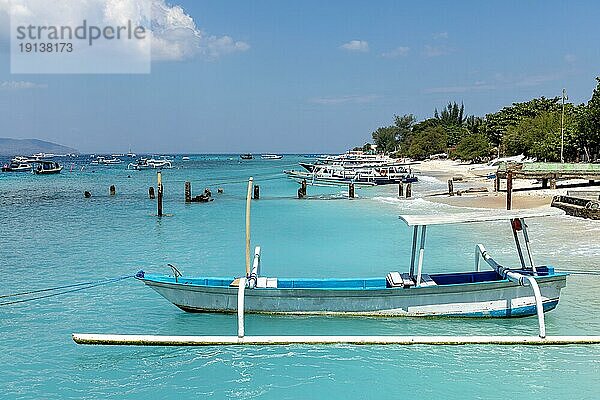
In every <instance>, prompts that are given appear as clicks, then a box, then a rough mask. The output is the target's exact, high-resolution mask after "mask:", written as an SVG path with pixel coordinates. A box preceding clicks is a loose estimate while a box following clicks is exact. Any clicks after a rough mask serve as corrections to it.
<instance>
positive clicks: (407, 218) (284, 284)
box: [136, 210, 567, 335]
mask: <svg viewBox="0 0 600 400" xmlns="http://www.w3.org/2000/svg"><path fill="white" fill-rule="evenodd" d="M559 214H560V215H562V212H553V211H550V210H548V211H531V210H528V211H511V212H500V213H498V214H493V213H490V212H485V213H481V212H479V213H463V214H447V215H403V216H400V218H401V219H402V220H403V221H404V222H405V223H406V224H407V225H408V226H409V227H411V228H412V229H411V230H412V231H413V232H412V234H411V236H412V247H411V249H412V253H411V256H410V259H409V260H406V263H400V264H406V265H410V268H409V270H408V271H407V272H404V273H401V272H398V271H391V272H389V273H387V275H382V276H379V277H373V278H352V279H348V278H330V279H316V278H279V277H272V276H263V275H262V270H261V265H260V259H261V256H260V247H257V248H256V250H255V256H254V263H253V264H252V269H250V267H249V265H250V264H249V260H250V258H249V257H250V256H249V254H250V253H249V250H246V251H247V253H246V254H247V256H246V257H247V258H246V260H247V261H246V274H245V275H244V276H243V277H242V278H243V279H242V278H238V277H236V276H225V277H205V276H200V277H193V276H184V275H182V274H181V272H180V271H179V270H178V269H177V268H176V267H173V266H171V268H172V270H173V275H174V276H168V275H162V274H148V273H145V272H144V271H140V272H138V273H137V274H136V278H137V279H139V280H140V281H142V282H143V283H144V284H146V285H147V286H149V287H151V288H152V289H154V290H155V291H156V292H158V293H159V294H160V295H161V296H163V297H164V298H165V299H167V300H169V301H170V302H171V303H173V304H174V305H175V306H177V307H179V308H180V309H182V310H184V311H188V312H222V313H234V312H236V311H237V304H239V303H238V291H239V285H240V282H244V287H245V294H244V296H245V300H244V303H245V305H244V310H245V312H246V313H267V314H293V315H340V316H341V315H353V316H390V317H399V316H411V317H412V316H414V317H431V316H445V317H521V316H529V315H536V313H537V315H538V318H539V319H540V321H543V313H544V312H546V311H550V310H552V309H554V308H555V307H556V306H557V305H558V301H559V297H560V291H561V289H562V288H564V287H565V286H566V279H567V274H565V273H559V272H556V271H555V270H554V268H553V267H551V266H541V265H536V264H535V263H534V261H533V257H532V254H531V252H530V242H529V235H528V232H527V225H526V224H525V222H524V218H530V217H545V216H551V215H559ZM493 221H507V222H510V227H511V231H509V232H511V233H512V236H514V239H515V245H516V246H515V247H516V251H517V254H518V256H519V260H520V265H518V266H514V267H506V266H503V265H501V264H499V263H497V262H496V261H495V260H494V259H493V258H492V257H491V256H490V254H489V253H488V252H487V250H486V249H485V247H484V246H483V245H482V244H477V245H476V246H475V255H476V258H475V265H474V266H473V267H471V268H469V270H467V272H453V271H450V272H445V273H435V274H426V273H425V267H426V266H425V265H424V262H423V260H424V258H423V255H424V251H425V237H426V232H427V226H430V225H444V224H458V223H482V222H484V223H488V222H493ZM247 224H249V223H248V222H247ZM419 229H420V232H419ZM507 233H508V232H507ZM519 233H520V234H519ZM247 235H248V234H247ZM247 237H248V238H249V236H247ZM419 237H420V241H419V240H418V239H419ZM521 238H522V239H521ZM247 240H249V239H247ZM522 242H524V243H522ZM248 246H249V245H247V249H248ZM524 249H526V250H524ZM525 251H526V254H524V252H525ZM467 256H468V257H467V258H468V259H471V258H472V254H468V255H467ZM481 258H482V259H483V260H484V261H485V262H486V263H487V265H488V266H489V267H490V270H488V271H481V270H480V259H481ZM525 260H528V263H529V265H527V263H526V261H525ZM451 269H454V266H451ZM541 324H542V322H540V325H541ZM544 335H545V334H544Z"/></svg>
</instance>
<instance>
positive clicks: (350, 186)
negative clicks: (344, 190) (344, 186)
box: [348, 182, 354, 199]
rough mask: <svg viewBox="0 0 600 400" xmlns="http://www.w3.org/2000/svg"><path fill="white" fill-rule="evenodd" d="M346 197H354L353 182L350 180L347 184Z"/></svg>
mask: <svg viewBox="0 0 600 400" xmlns="http://www.w3.org/2000/svg"><path fill="white" fill-rule="evenodd" d="M348 198H349V199H353V198H354V183H352V182H351V183H350V184H349V185H348Z"/></svg>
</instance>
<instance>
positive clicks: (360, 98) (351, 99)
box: [310, 94, 380, 105]
mask: <svg viewBox="0 0 600 400" xmlns="http://www.w3.org/2000/svg"><path fill="white" fill-rule="evenodd" d="M379 97H380V96H378V95H375V94H366V95H358V94H351V95H346V96H331V97H315V98H313V99H310V102H311V103H315V104H321V105H336V104H365V103H371V102H373V101H375V100H377V99H378V98H379Z"/></svg>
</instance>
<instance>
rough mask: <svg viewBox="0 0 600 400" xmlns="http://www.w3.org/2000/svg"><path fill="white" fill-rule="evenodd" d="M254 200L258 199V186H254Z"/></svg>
mask: <svg viewBox="0 0 600 400" xmlns="http://www.w3.org/2000/svg"><path fill="white" fill-rule="evenodd" d="M253 197H254V200H258V199H260V186H258V185H254V196H253Z"/></svg>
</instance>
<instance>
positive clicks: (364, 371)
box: [0, 155, 600, 400]
mask: <svg viewBox="0 0 600 400" xmlns="http://www.w3.org/2000/svg"><path fill="white" fill-rule="evenodd" d="M306 160H307V159H306V158H304V157H303V156H291V155H286V156H285V157H284V158H283V159H281V160H261V159H255V160H251V161H241V160H240V159H239V157H238V155H195V156H191V160H190V161H182V160H181V156H175V157H174V161H173V163H174V168H173V169H169V170H164V171H163V184H164V187H165V199H164V212H165V213H166V214H167V215H166V216H163V217H162V218H158V217H157V216H156V202H155V201H153V200H150V199H149V198H148V188H149V187H150V186H153V185H154V186H156V171H155V170H146V171H130V170H127V169H126V163H125V164H122V165H118V166H110V167H106V166H92V165H90V164H89V161H90V158H89V157H79V158H74V159H61V160H60V162H61V163H62V164H63V165H64V167H65V169H64V170H63V172H62V173H61V174H60V175H53V176H35V175H32V174H29V173H23V174H17V173H2V174H0V273H1V276H2V278H1V281H2V285H1V286H0V296H5V295H8V294H13V293H20V292H25V291H31V290H40V289H45V288H51V287H57V286H63V285H71V284H75V283H80V282H91V281H94V282H96V281H100V280H103V279H110V278H116V277H124V276H131V275H133V274H135V273H136V272H137V271H139V270H142V269H143V270H144V271H147V272H162V273H170V269H169V268H168V267H167V266H166V264H167V263H172V264H174V265H176V266H177V267H178V268H179V269H180V270H181V271H183V273H184V274H186V275H209V276H240V275H242V274H243V273H244V270H245V266H244V257H245V256H244V255H245V247H244V246H245V239H244V238H245V233H244V223H245V222H244V221H245V220H244V218H245V217H244V202H245V196H246V187H247V183H246V182H247V179H248V177H250V176H253V177H254V179H255V182H256V184H258V185H260V196H261V197H260V200H258V201H253V202H252V245H253V246H255V245H260V246H261V247H262V260H261V264H262V271H263V273H264V274H265V275H268V276H276V277H277V276H279V277H323V278H326V277H358V276H373V277H376V276H384V275H385V274H387V273H388V272H389V271H397V270H399V271H406V270H407V269H408V265H409V262H410V240H411V232H410V230H409V229H408V228H407V227H406V226H405V224H404V223H403V222H402V221H401V220H400V219H399V218H398V216H399V215H400V214H414V213H448V212H450V213H455V212H464V211H466V210H465V209H458V208H455V207H451V206H447V205H440V204H435V203H432V202H429V201H426V200H424V199H422V198H421V196H422V195H423V194H424V193H432V192H436V191H443V190H444V187H445V183H443V182H440V181H439V180H437V179H436V178H433V177H427V176H420V182H419V183H417V184H415V185H414V186H413V193H414V194H415V198H414V199H412V200H405V199H398V198H397V197H396V190H397V188H396V187H394V186H391V187H377V188H365V189H359V188H357V190H356V194H357V197H356V198H355V199H353V200H349V199H347V192H346V189H343V188H319V187H311V186H309V187H308V199H304V200H299V199H297V198H296V192H297V189H298V184H297V183H295V182H293V181H291V180H288V179H286V178H285V176H284V175H283V174H282V170H283V169H289V168H296V169H298V168H299V167H298V165H297V162H298V161H306ZM5 161H6V160H5V159H3V160H0V164H2V163H4V162H5ZM185 181H191V182H192V191H193V193H194V195H196V194H200V193H201V192H202V191H203V190H204V188H205V187H209V188H210V189H211V190H212V193H213V198H214V201H213V202H210V203H206V204H185V203H184V182H185ZM110 185H115V186H116V195H115V196H110V195H109V187H110ZM218 188H223V191H224V193H223V194H217V189H218ZM84 191H90V192H91V194H92V197H91V198H87V199H86V198H84V195H83V194H84ZM529 230H530V234H531V235H532V246H533V254H534V256H535V259H536V262H537V263H538V264H549V265H553V266H555V267H556V268H557V269H561V270H568V271H600V257H599V256H600V222H598V221H596V222H594V221H588V220H582V219H576V218H571V217H566V216H561V217H548V218H542V219H539V220H531V221H529ZM476 243H483V244H485V246H486V247H487V249H488V250H489V252H490V253H491V254H492V255H493V256H494V257H495V258H496V259H497V260H498V261H500V262H502V263H504V264H515V265H516V264H518V258H517V256H516V254H515V252H514V243H513V242H512V236H511V230H510V227H509V225H508V224H507V223H501V222H499V223H488V224H467V225H456V226H433V227H431V228H429V229H428V241H427V248H426V252H425V267H424V268H425V272H429V273H433V272H440V271H456V272H459V271H469V270H472V269H473V268H474V247H475V244H476ZM74 288H77V287H74ZM50 293H53V292H39V293H36V294H33V295H30V296H29V297H0V366H1V371H0V398H6V399H13V398H27V399H41V398H44V399H64V398H77V399H122V398H127V399H163V398H176V399H186V398H192V399H196V398H204V397H207V398H215V399H222V398H227V399H231V398H233V399H255V398H256V399H328V400H330V399H338V398H339V399H348V398H360V399H387V398H390V399H392V398H393V399H397V398H410V399H431V398H439V399H465V398H477V399H513V398H514V399H540V398H544V399H597V398H599V397H600V346H574V345H569V346H548V347H535V346H437V347H435V346H419V345H414V346H350V345H338V346H301V345H296V346H280V347H267V346H256V347H189V348H176V347H103V346H80V345H76V344H75V343H74V342H73V341H72V340H71V333H73V332H88V333H132V334H133V333H139V334H163V335H235V334H236V332H237V331H236V329H237V325H236V318H235V316H232V315H217V314H189V313H185V312H183V311H180V310H179V309H178V308H176V307H175V306H173V305H171V304H170V303H169V302H168V301H166V300H165V299H163V298H162V297H160V296H159V295H158V294H157V293H155V292H154V291H153V290H151V289H149V288H147V287H145V286H144V285H143V284H141V283H140V282H138V281H136V280H135V279H133V278H127V279H123V280H120V281H118V282H113V283H110V284H106V285H101V286H97V287H94V288H89V289H87V290H80V291H74V292H71V293H68V294H64V295H60V296H54V297H46V298H41V299H38V300H36V301H27V302H22V303H15V304H6V303H8V302H12V301H14V300H20V299H26V298H31V297H33V296H43V295H46V294H50ZM546 325H547V331H548V334H549V335H571V334H572V335H599V334H600V276H597V275H581V274H573V275H571V276H569V278H568V283H567V287H566V288H565V289H564V290H563V292H562V296H561V299H560V303H559V305H558V307H557V308H556V309H555V310H554V311H552V312H550V313H547V314H546ZM246 334H248V335H266V334H276V335H316V334H322V335H536V334H537V319H536V318H535V317H528V318H518V319H444V318H423V319H418V318H356V317H354V318H340V317H336V318H333V317H275V316H255V315H248V316H247V317H246Z"/></svg>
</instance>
